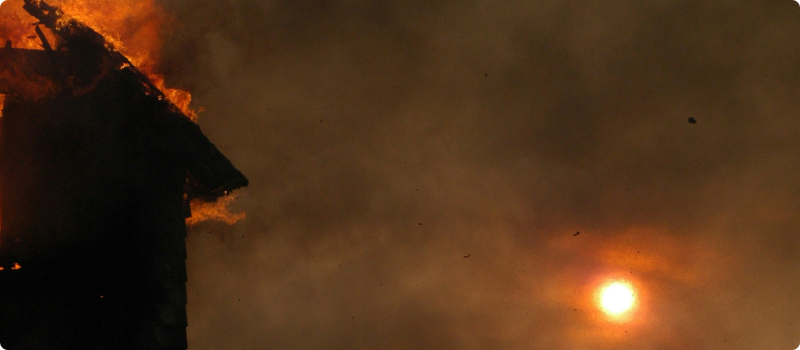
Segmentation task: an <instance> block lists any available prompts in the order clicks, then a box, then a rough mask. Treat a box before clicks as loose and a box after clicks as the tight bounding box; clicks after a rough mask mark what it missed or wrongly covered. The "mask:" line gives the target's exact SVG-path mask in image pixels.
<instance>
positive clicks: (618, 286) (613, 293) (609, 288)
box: [600, 281, 636, 316]
mask: <svg viewBox="0 0 800 350" xmlns="http://www.w3.org/2000/svg"><path fill="white" fill-rule="evenodd" d="M635 301H636V296H635V295H634V292H633V287H631V285H630V284H628V283H626V282H619V281H617V282H613V283H611V284H608V285H606V286H605V287H603V288H602V290H601V291H600V306H601V307H602V308H603V311H605V312H606V313H607V314H610V315H614V316H616V315H620V314H623V313H625V312H627V311H628V310H630V309H631V308H632V307H633V304H634V302H635Z"/></svg>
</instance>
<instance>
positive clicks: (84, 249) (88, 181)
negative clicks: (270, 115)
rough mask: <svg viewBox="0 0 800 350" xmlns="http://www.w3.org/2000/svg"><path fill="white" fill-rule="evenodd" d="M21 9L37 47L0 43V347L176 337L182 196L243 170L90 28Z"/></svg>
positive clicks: (179, 332)
mask: <svg viewBox="0 0 800 350" xmlns="http://www.w3.org/2000/svg"><path fill="white" fill-rule="evenodd" d="M24 8H25V10H26V11H27V12H28V13H29V14H30V15H32V16H33V17H32V19H31V22H34V21H36V24H35V25H34V26H33V27H32V28H31V29H32V32H33V33H35V34H36V36H37V38H38V40H40V42H41V46H42V47H43V49H44V50H29V49H21V48H15V47H14V43H12V42H7V43H6V45H5V47H2V48H0V94H4V95H5V102H4V105H3V114H2V140H1V142H0V145H1V146H2V149H1V150H0V152H1V153H0V225H2V229H1V230H0V268H2V271H0V345H2V347H4V348H5V349H9V350H37V349H104V350H106V349H186V348H187V344H186V331H185V328H186V326H187V322H186V308H185V305H186V287H185V283H186V267H185V259H186V248H185V241H184V239H185V236H186V223H185V219H186V218H187V217H188V216H190V215H191V213H190V211H189V205H188V204H189V202H190V201H192V200H193V199H202V200H205V201H215V200H216V199H217V198H219V197H222V196H226V195H228V194H229V193H230V191H233V190H235V189H237V188H240V187H243V186H247V184H248V182H247V179H246V178H245V177H244V176H243V175H242V174H241V173H240V172H239V171H238V170H237V169H236V168H234V166H233V165H232V164H231V163H230V161H228V159H226V158H225V156H223V155H222V154H221V153H220V152H219V151H218V150H217V148H216V147H215V146H214V145H213V144H212V143H211V142H210V141H209V140H208V138H206V137H205V136H204V135H203V133H202V132H201V131H200V128H199V126H198V125H197V124H195V123H194V122H192V121H191V120H190V119H189V118H188V117H187V116H186V115H185V113H183V112H182V111H181V110H180V109H179V108H178V107H176V106H175V105H174V104H173V103H171V102H170V101H169V99H168V98H167V97H166V96H165V95H164V93H163V92H162V91H161V90H159V89H158V88H157V87H156V86H155V85H154V84H153V83H152V82H151V81H150V80H149V79H148V78H147V76H146V75H144V74H142V73H141V72H140V71H139V70H138V69H137V67H136V66H134V65H133V64H132V63H131V62H130V61H129V60H128V59H127V58H126V57H125V56H123V55H122V54H121V53H120V52H118V51H117V50H116V49H115V48H114V47H113V46H112V45H111V44H110V43H109V42H107V40H105V38H104V37H103V36H102V35H100V34H98V33H97V32H96V31H95V30H93V29H92V28H90V27H89V26H87V25H85V24H83V23H81V22H79V21H77V20H74V19H68V18H67V17H66V16H64V14H63V13H61V11H60V9H58V8H57V7H54V6H50V5H48V4H46V3H45V2H43V1H38V0H25V6H24ZM34 18H35V19H34ZM48 37H49V38H50V39H48Z"/></svg>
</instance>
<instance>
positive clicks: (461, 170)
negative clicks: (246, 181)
mask: <svg viewBox="0 0 800 350" xmlns="http://www.w3.org/2000/svg"><path fill="white" fill-rule="evenodd" d="M163 5H164V6H165V7H166V9H167V11H168V12H169V14H170V15H171V16H173V18H174V20H173V22H172V27H173V31H172V33H171V35H170V36H169V37H168V38H167V39H166V43H165V45H166V52H165V54H164V69H165V70H166V71H167V72H168V74H169V75H168V78H169V81H170V83H171V84H172V85H177V86H181V87H184V88H188V89H190V90H192V91H193V92H194V93H195V99H196V102H197V104H198V105H201V106H203V107H205V109H206V111H205V112H204V113H202V114H201V116H200V118H201V119H200V125H201V127H202V128H203V130H204V132H205V133H206V134H208V135H209V137H210V138H211V139H212V141H214V142H215V143H216V144H217V146H218V147H219V148H220V149H221V150H222V151H223V152H224V153H225V154H226V155H227V156H228V157H229V158H230V159H231V160H232V161H233V163H234V164H235V165H237V166H238V167H239V168H240V169H241V170H242V171H243V172H244V173H245V174H246V175H248V177H249V178H250V180H251V185H250V187H249V188H247V189H245V190H243V191H241V192H240V193H239V195H240V198H239V200H238V202H236V204H235V205H234V209H236V210H241V211H245V212H247V213H248V216H247V219H245V220H244V221H241V222H240V223H238V224H236V225H234V226H226V225H225V224H213V223H208V224H202V225H200V226H196V227H195V228H194V229H193V230H192V231H191V233H190V236H189V238H188V245H189V250H190V252H189V260H188V265H189V270H190V276H189V284H188V287H189V306H188V307H189V317H190V321H189V322H190V325H189V329H188V332H189V341H190V348H191V349H193V350H206V349H208V350H210V349H459V350H460V349H514V350H516V349H552V350H561V349H564V350H567V349H570V350H572V349H645V350H647V349H664V350H667V349H670V350H672V349H721V348H724V349H786V350H789V349H794V348H795V347H796V346H797V344H800V298H798V295H800V294H799V293H800V262H799V261H798V255H800V235H798V232H799V231H800V215H798V213H799V212H800V172H798V170H800V169H799V168H800V167H798V161H800V118H798V116H800V6H798V5H797V3H795V2H794V1H791V0H764V1H739V0H724V1H723V0H710V1H702V2H698V1H678V0H651V1H632V0H607V1H584V0H577V1H555V0H542V1H536V0H526V1H489V0H475V1H435V0H426V1H422V0H419V1H357V0H349V1H348V0H344V1H322V0H320V1H310V0H309V1H290V0H280V1H264V0H195V1H189V0H163ZM689 117H693V118H695V119H696V120H697V124H689V123H688V122H687V119H688V118H689ZM576 231H580V232H581V234H580V235H579V236H576V237H573V236H572V235H573V234H574V233H575V232H576ZM468 254H471V255H470V257H469V258H463V257H464V256H466V255H468ZM612 277H616V278H619V277H625V278H627V279H629V280H630V281H631V282H632V283H633V284H634V285H635V286H637V288H638V293H639V294H640V295H639V296H640V305H639V308H638V310H637V311H636V313H635V314H634V315H633V316H632V319H631V320H630V321H629V322H627V323H614V322H609V321H608V320H607V319H606V318H605V317H604V316H603V314H602V313H601V312H599V311H598V310H597V308H596V305H595V304H594V303H593V300H592V295H593V294H592V293H593V292H594V288H596V286H597V285H598V283H602V282H603V281H604V280H606V279H607V278H612Z"/></svg>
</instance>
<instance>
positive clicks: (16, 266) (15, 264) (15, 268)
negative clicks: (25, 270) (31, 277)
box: [11, 263, 22, 270]
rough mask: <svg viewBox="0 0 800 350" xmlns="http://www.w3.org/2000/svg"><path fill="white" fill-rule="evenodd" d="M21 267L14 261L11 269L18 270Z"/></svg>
mask: <svg viewBox="0 0 800 350" xmlns="http://www.w3.org/2000/svg"><path fill="white" fill-rule="evenodd" d="M21 268H22V266H19V264H17V263H14V267H12V268H11V269H12V270H19V269H21Z"/></svg>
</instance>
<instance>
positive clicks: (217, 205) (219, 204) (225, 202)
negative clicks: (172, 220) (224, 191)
mask: <svg viewBox="0 0 800 350" xmlns="http://www.w3.org/2000/svg"><path fill="white" fill-rule="evenodd" d="M234 200H236V197H234V196H225V197H220V198H219V199H218V200H217V201H216V202H205V201H202V200H199V199H195V200H192V202H191V203H190V205H191V209H192V217H190V218H188V219H186V224H187V225H189V226H192V225H195V224H198V223H200V222H203V221H209V220H214V221H222V222H224V223H226V224H228V225H233V224H235V223H236V222H237V221H239V220H241V219H244V217H245V215H246V214H245V213H235V214H234V213H231V212H230V209H229V208H228V206H229V205H230V204H231V202H233V201H234Z"/></svg>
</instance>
